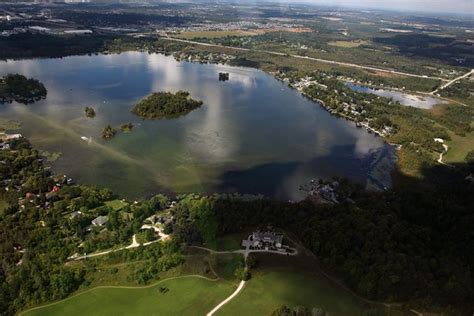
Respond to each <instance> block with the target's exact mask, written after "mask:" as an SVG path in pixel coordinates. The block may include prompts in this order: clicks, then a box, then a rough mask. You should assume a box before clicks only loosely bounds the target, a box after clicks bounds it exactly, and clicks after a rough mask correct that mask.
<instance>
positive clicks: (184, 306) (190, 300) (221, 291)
mask: <svg viewBox="0 0 474 316" xmlns="http://www.w3.org/2000/svg"><path fill="white" fill-rule="evenodd" d="M160 289H166V290H164V291H163V290H161V291H160ZM233 290H234V289H233V286H232V285H231V284H229V283H226V282H220V281H212V280H209V279H204V278H202V277H198V276H184V277H178V278H171V279H168V280H163V281H160V282H158V283H155V284H153V285H151V286H147V287H136V288H133V287H100V288H94V289H92V290H90V291H87V292H83V293H80V294H78V295H76V296H71V297H70V298H68V299H65V300H62V301H60V302H57V303H53V304H50V305H46V306H44V307H40V308H37V309H33V310H30V311H27V312H25V313H23V314H22V315H28V316H31V315H50V316H54V315H90V316H93V315H152V314H153V315H204V314H206V313H207V312H208V311H209V310H211V309H212V307H213V306H214V305H216V304H217V303H218V302H220V301H221V300H223V299H224V298H225V297H227V296H228V295H230V293H232V291H233ZM165 291H166V292H165Z"/></svg>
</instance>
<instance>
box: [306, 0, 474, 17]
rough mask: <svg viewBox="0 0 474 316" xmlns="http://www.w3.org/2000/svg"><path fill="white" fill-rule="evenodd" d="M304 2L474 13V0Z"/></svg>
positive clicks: (313, 0)
mask: <svg viewBox="0 0 474 316" xmlns="http://www.w3.org/2000/svg"><path fill="white" fill-rule="evenodd" d="M304 1H305V2H312V3H319V4H330V5H341V6H353V7H354V6H357V7H370V8H379V9H395V10H410V11H426V12H450V13H464V14H471V15H474V0H304Z"/></svg>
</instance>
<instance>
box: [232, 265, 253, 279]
mask: <svg viewBox="0 0 474 316" xmlns="http://www.w3.org/2000/svg"><path fill="white" fill-rule="evenodd" d="M234 275H235V277H236V278H237V279H239V280H242V281H247V280H249V279H250V272H248V271H247V269H245V268H244V267H238V268H237V269H235V271H234Z"/></svg>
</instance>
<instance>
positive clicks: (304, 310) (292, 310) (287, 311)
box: [271, 306, 326, 316]
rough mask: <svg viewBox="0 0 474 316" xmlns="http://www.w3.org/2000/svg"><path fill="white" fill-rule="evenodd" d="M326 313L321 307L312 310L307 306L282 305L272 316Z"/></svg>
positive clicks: (322, 315)
mask: <svg viewBox="0 0 474 316" xmlns="http://www.w3.org/2000/svg"><path fill="white" fill-rule="evenodd" d="M325 315H326V313H325V312H324V311H323V310H322V309H321V308H316V307H315V308H313V309H312V310H310V309H309V308H308V307H306V306H295V307H288V306H281V307H279V308H278V309H276V310H274V311H273V312H272V313H271V316H325Z"/></svg>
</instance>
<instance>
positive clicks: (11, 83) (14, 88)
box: [0, 74, 47, 104]
mask: <svg viewBox="0 0 474 316" xmlns="http://www.w3.org/2000/svg"><path fill="white" fill-rule="evenodd" d="M46 94H47V90H46V88H45V87H44V85H43V84H42V83H41V82H39V81H38V80H36V79H28V78H26V77H25V76H23V75H19V74H8V75H6V76H5V77H3V78H0V102H10V101H12V100H15V101H16V102H19V103H24V104H28V103H32V102H35V101H38V100H40V99H44V98H45V97H46Z"/></svg>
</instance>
